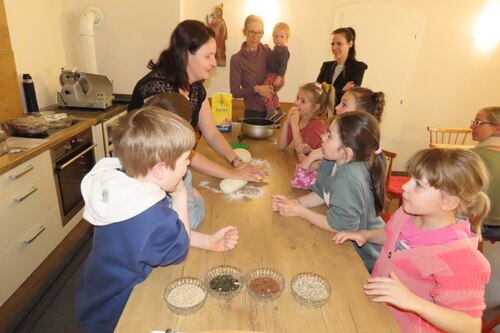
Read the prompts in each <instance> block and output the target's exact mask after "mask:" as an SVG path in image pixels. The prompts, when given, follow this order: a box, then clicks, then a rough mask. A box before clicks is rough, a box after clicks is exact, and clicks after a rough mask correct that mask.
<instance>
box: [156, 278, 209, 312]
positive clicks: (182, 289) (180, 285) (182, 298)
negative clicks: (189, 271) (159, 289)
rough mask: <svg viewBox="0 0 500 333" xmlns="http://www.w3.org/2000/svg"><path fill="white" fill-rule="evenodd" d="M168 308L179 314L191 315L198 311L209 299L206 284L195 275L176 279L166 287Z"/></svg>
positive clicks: (165, 295)
mask: <svg viewBox="0 0 500 333" xmlns="http://www.w3.org/2000/svg"><path fill="white" fill-rule="evenodd" d="M164 297H165V301H166V302H167V306H168V308H169V309H170V310H171V311H172V312H173V313H175V314H178V315H183V316H185V315H190V314H193V313H195V312H196V311H198V310H199V309H200V308H201V307H202V306H203V304H204V303H205V300H206V299H207V288H206V287H205V284H204V283H203V282H202V281H200V280H198V279H197V278H194V277H182V278H180V279H177V280H174V281H173V282H172V283H170V284H169V285H168V286H167V288H166V289H165V294H164Z"/></svg>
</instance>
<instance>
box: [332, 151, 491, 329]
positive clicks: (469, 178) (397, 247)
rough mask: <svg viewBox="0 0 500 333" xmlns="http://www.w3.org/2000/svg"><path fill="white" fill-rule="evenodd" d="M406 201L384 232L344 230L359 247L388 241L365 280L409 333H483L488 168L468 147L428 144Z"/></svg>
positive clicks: (414, 161) (415, 161)
mask: <svg viewBox="0 0 500 333" xmlns="http://www.w3.org/2000/svg"><path fill="white" fill-rule="evenodd" d="M408 173H409V174H410V176H411V178H410V180H409V181H408V182H407V183H406V184H405V185H404V186H403V206H402V208H400V209H399V210H398V211H397V212H396V213H395V214H394V215H393V216H392V218H391V220H390V221H389V222H388V223H387V225H386V226H385V228H384V229H378V230H361V231H358V232H340V233H338V234H336V235H335V237H334V238H333V240H334V241H335V243H336V244H340V243H343V242H344V241H346V240H353V241H355V242H356V243H357V244H358V246H363V245H364V244H365V243H366V242H370V243H375V244H383V248H382V251H381V253H380V256H379V257H378V259H377V262H376V263H375V267H374V269H373V272H372V277H371V278H370V279H368V281H367V283H366V284H365V285H364V288H365V293H366V294H367V295H368V296H370V297H371V299H372V301H374V302H382V303H387V304H388V305H389V309H390V311H391V313H392V315H393V316H394V319H395V320H396V322H397V323H398V325H399V326H400V328H401V330H402V331H403V332H441V331H446V332H479V331H480V329H481V316H482V313H483V310H484V308H485V303H484V286H485V284H486V283H487V282H488V279H489V276H490V273H491V269H490V265H489V263H488V261H487V260H486V258H485V257H484V256H483V255H482V254H481V253H480V252H479V251H478V250H477V246H478V242H479V238H480V236H479V235H480V228H481V224H482V220H483V218H484V217H485V216H486V214H487V213H488V210H489V205H490V202H489V199H488V197H487V196H486V194H485V193H484V192H483V191H484V189H485V188H487V186H488V176H487V172H486V170H485V166H484V164H483V163H482V161H481V160H480V159H479V157H478V156H477V155H475V154H474V153H472V152H471V151H467V150H462V149H437V148H433V149H426V150H422V151H419V152H417V153H416V154H415V155H414V156H413V157H412V158H411V159H410V160H409V161H408Z"/></svg>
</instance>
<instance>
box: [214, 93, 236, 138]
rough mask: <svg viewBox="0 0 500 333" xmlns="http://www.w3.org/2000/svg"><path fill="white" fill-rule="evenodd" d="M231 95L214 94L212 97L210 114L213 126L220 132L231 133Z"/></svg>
mask: <svg viewBox="0 0 500 333" xmlns="http://www.w3.org/2000/svg"><path fill="white" fill-rule="evenodd" d="M232 100H233V95H231V94H230V93H214V94H213V95H212V113H213V115H214V120H215V125H216V126H217V128H218V129H219V131H221V132H231V129H232V117H233V105H232Z"/></svg>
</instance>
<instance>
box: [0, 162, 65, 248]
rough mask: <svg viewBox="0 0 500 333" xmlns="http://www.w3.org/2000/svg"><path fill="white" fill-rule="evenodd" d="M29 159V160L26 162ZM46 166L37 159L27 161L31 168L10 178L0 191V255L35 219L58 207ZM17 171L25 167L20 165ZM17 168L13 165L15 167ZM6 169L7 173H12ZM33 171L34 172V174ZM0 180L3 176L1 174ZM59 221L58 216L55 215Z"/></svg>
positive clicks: (52, 181) (38, 219)
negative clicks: (12, 178) (13, 178)
mask: <svg viewBox="0 0 500 333" xmlns="http://www.w3.org/2000/svg"><path fill="white" fill-rule="evenodd" d="M30 162H31V161H30ZM48 163H49V165H48V166H45V167H42V164H40V163H38V161H34V163H28V165H31V166H33V170H31V171H29V172H28V173H26V174H24V175H23V176H21V177H20V178H18V179H16V180H10V181H11V182H12V183H9V185H8V186H7V187H8V190H7V191H6V189H5V188H3V187H2V189H1V191H0V193H1V196H0V216H1V219H0V230H2V232H1V233H0V254H2V253H3V252H5V251H6V250H7V249H8V248H9V247H10V246H11V245H12V243H13V241H14V240H16V239H18V238H19V237H21V235H23V234H24V233H26V232H27V231H28V230H29V229H30V228H31V227H32V226H33V225H34V224H35V223H36V222H38V221H40V220H41V219H42V218H44V217H45V216H46V215H47V214H49V212H51V211H52V210H53V209H54V208H57V207H58V202H57V194H56V187H55V182H54V177H53V175H52V171H51V169H50V168H51V167H50V161H49V162H48ZM20 167H21V169H20V170H25V169H23V168H22V167H26V165H21V166H20ZM16 169H17V168H16ZM12 171H13V170H11V171H9V172H8V174H16V173H13V172H12ZM35 173H36V174H35ZM2 177H3V179H2V181H4V180H5V179H4V178H5V177H6V175H5V174H4V175H2ZM59 221H60V217H59Z"/></svg>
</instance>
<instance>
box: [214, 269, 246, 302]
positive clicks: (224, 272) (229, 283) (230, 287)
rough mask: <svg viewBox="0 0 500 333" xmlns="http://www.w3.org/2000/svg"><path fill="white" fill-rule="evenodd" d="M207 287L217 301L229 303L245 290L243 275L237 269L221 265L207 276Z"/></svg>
mask: <svg viewBox="0 0 500 333" xmlns="http://www.w3.org/2000/svg"><path fill="white" fill-rule="evenodd" d="M205 285H206V286H207V289H208V292H209V293H210V295H212V296H213V297H215V298H217V299H221V300H225V301H229V300H231V299H232V298H234V297H235V296H236V295H238V294H239V293H240V291H241V289H243V286H244V278H243V273H242V272H241V271H240V270H239V269H238V268H236V267H233V266H229V265H221V266H217V267H214V268H212V269H210V270H208V271H207V273H206V274H205Z"/></svg>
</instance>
